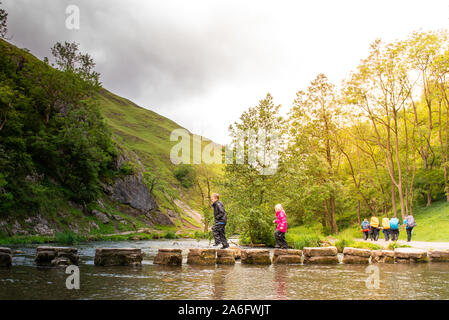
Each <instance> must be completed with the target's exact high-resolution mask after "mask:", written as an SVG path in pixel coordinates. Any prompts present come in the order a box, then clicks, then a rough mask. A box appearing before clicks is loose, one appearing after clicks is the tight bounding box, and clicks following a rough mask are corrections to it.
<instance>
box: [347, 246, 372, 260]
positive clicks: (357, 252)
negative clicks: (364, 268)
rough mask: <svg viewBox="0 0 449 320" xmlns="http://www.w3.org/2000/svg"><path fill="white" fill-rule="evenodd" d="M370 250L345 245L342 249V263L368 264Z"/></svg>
mask: <svg viewBox="0 0 449 320" xmlns="http://www.w3.org/2000/svg"><path fill="white" fill-rule="evenodd" d="M370 257H371V250H369V249H358V248H351V247H347V248H344V249H343V263H346V264H369V259H370Z"/></svg>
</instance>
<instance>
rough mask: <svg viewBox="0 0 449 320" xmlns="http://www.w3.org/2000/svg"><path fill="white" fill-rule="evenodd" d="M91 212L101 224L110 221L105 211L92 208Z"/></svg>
mask: <svg viewBox="0 0 449 320" xmlns="http://www.w3.org/2000/svg"><path fill="white" fill-rule="evenodd" d="M92 214H93V215H94V216H95V218H97V219H98V220H100V222H101V223H103V224H107V223H109V221H110V220H109V218H108V216H107V215H106V214H105V213H103V212H100V211H98V210H92Z"/></svg>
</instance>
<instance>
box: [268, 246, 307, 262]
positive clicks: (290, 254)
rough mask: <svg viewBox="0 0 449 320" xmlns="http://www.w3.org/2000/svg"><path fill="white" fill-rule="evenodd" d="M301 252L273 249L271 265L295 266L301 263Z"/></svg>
mask: <svg viewBox="0 0 449 320" xmlns="http://www.w3.org/2000/svg"><path fill="white" fill-rule="evenodd" d="M301 259H302V251H301V250H294V249H274V252H273V259H272V262H273V264H297V263H301Z"/></svg>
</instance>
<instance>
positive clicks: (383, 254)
mask: <svg viewBox="0 0 449 320" xmlns="http://www.w3.org/2000/svg"><path fill="white" fill-rule="evenodd" d="M371 263H394V251H393V250H372V251H371Z"/></svg>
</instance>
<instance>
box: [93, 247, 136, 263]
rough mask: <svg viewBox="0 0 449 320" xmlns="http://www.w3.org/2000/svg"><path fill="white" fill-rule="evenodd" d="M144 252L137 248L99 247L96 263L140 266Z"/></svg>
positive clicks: (96, 252)
mask: <svg viewBox="0 0 449 320" xmlns="http://www.w3.org/2000/svg"><path fill="white" fill-rule="evenodd" d="M142 259H143V253H142V250H141V249H136V248H97V250H96V251H95V259H94V263H95V265H96V266H140V265H141V264H142Z"/></svg>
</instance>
